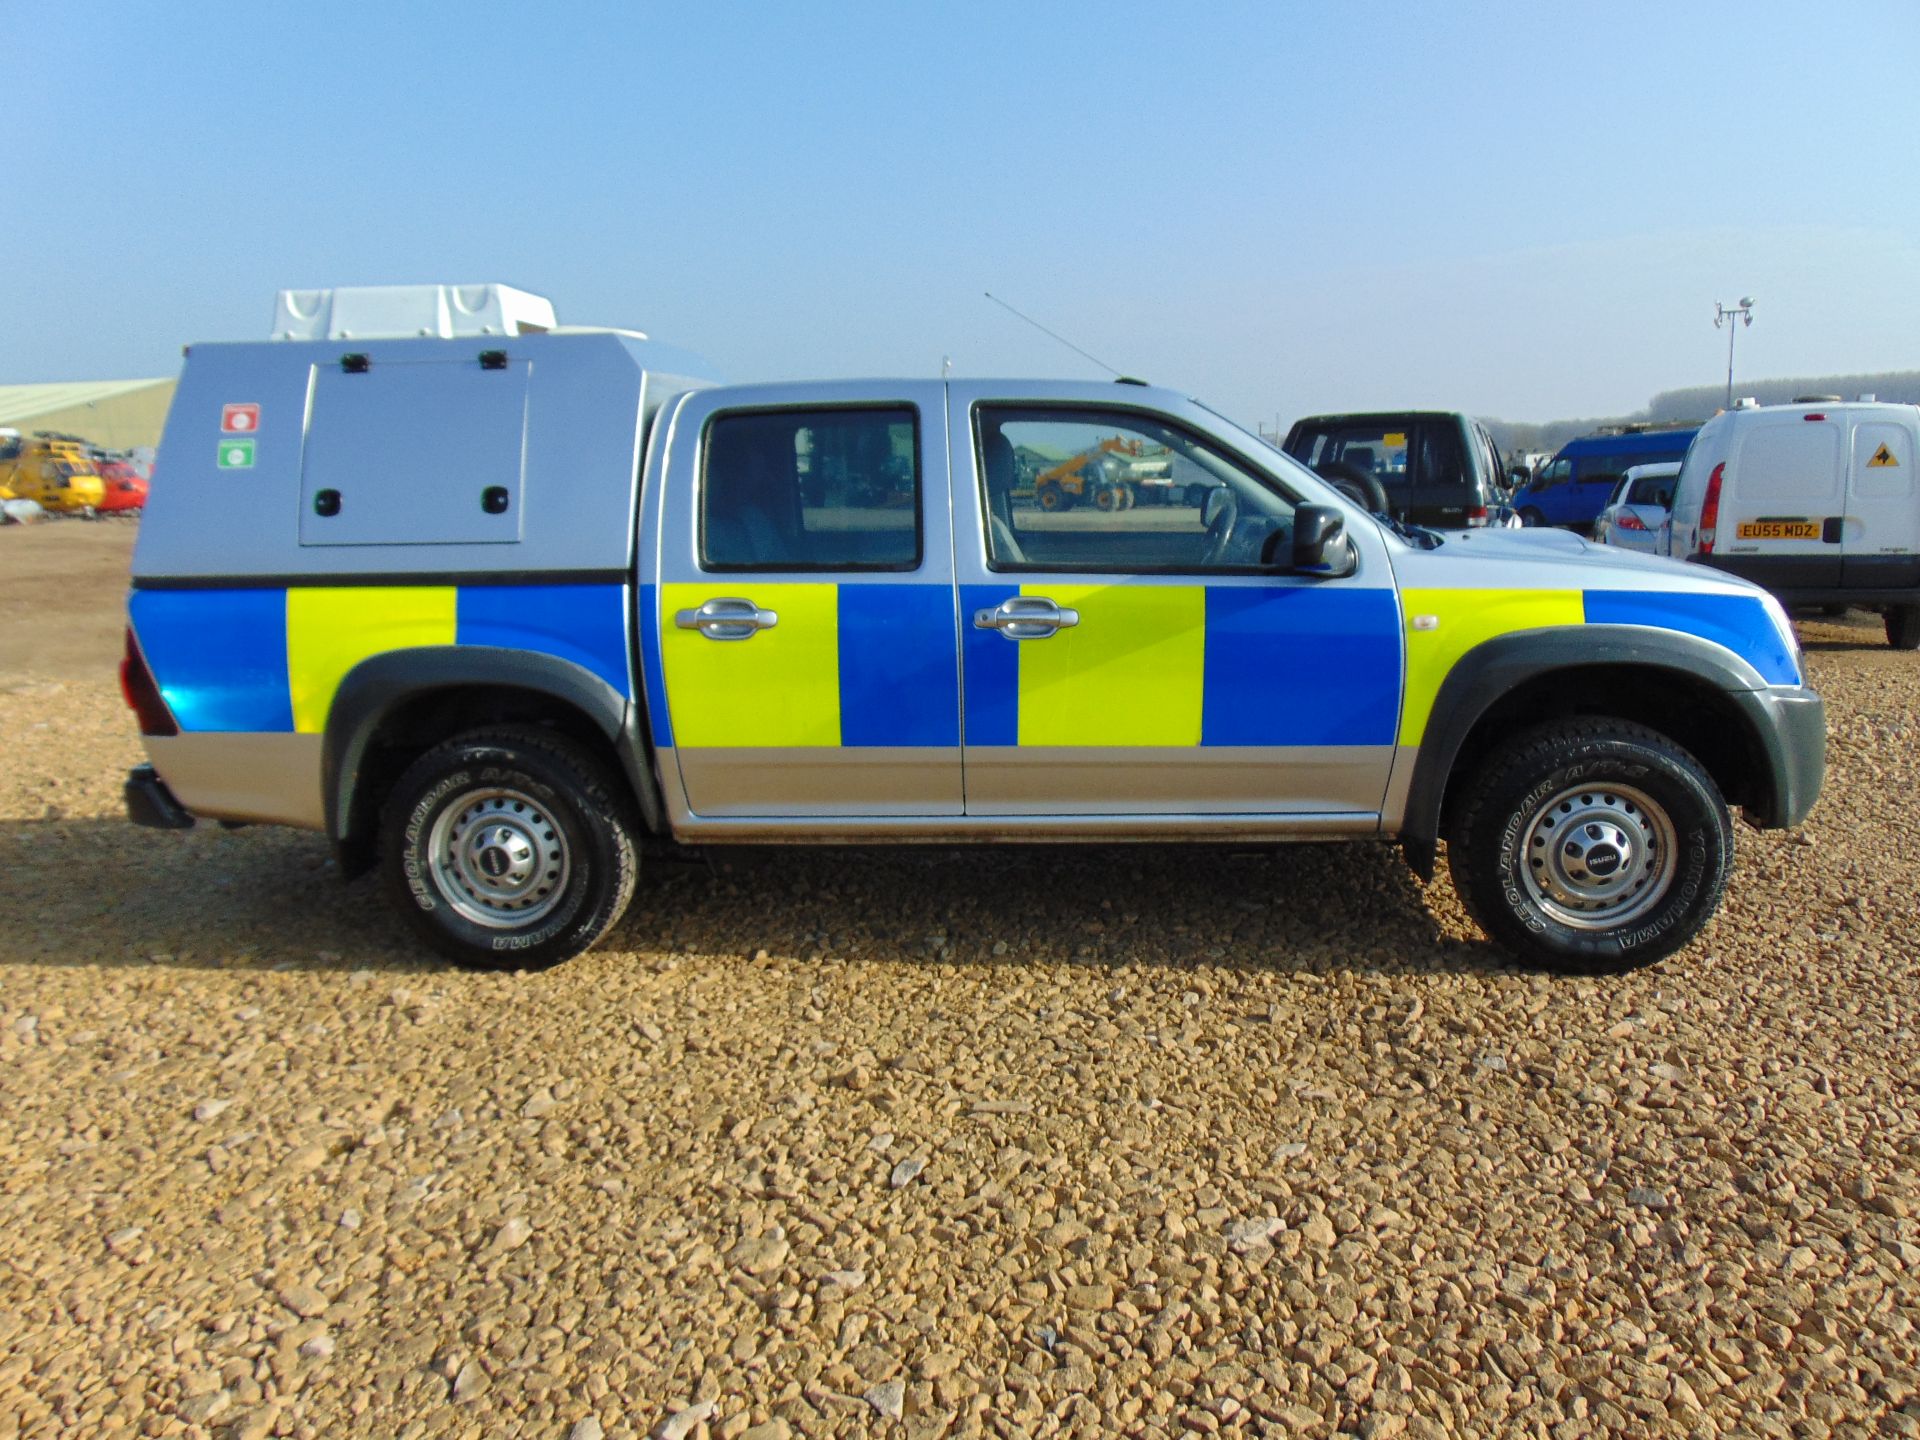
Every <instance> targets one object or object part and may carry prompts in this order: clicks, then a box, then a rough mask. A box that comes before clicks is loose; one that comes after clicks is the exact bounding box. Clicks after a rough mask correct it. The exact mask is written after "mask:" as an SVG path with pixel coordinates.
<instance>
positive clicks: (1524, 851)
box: [1447, 719, 1733, 973]
mask: <svg viewBox="0 0 1920 1440" xmlns="http://www.w3.org/2000/svg"><path fill="white" fill-rule="evenodd" d="M1447 861H1448V867H1449V869H1451V871H1452V872H1453V882H1454V887H1455V888H1456V889H1457V890H1458V891H1459V892H1460V897H1461V899H1462V900H1463V901H1464V902H1465V904H1466V906H1467V909H1468V910H1469V911H1470V912H1471V913H1472V915H1473V918H1474V919H1475V920H1476V921H1478V922H1479V924H1480V926H1481V928H1482V929H1484V930H1485V931H1486V932H1487V934H1488V935H1489V936H1490V937H1491V938H1492V939H1493V940H1494V941H1495V942H1496V943H1498V944H1500V945H1501V946H1503V947H1505V948H1506V949H1508V950H1510V951H1512V952H1513V953H1514V954H1515V955H1517V956H1519V957H1520V958H1521V959H1522V960H1525V961H1528V962H1530V963H1533V964H1536V965H1540V966H1543V967H1545V968H1547V969H1552V970H1562V971H1570V972H1589V973H1590V972H1594V971H1605V970H1625V969H1631V968H1634V967H1636V966H1640V965H1645V964H1649V963H1651V962H1652V961H1655V960H1658V959H1660V958H1662V957H1663V956H1666V955H1670V954H1672V953H1673V952H1674V951H1675V950H1678V949H1679V948H1680V947H1681V946H1683V945H1685V944H1686V943H1687V942H1688V941H1689V940H1691V939H1692V938H1693V937H1694V936H1695V935H1696V934H1697V933H1699V930H1700V927H1701V926H1703V925H1705V924H1706V923H1707V921H1708V920H1709V919H1710V918H1711V917H1712V915H1713V912H1714V911H1715V909H1717V908H1718V906H1719V904H1720V895H1721V892H1722V891H1723V890H1724V889H1725V888H1726V883H1727V877H1728V875H1729V874H1730V873H1731V872H1732V868H1733V823H1732V821H1731V819H1730V818H1729V816H1728V814H1727V806H1726V802H1725V801H1724V800H1723V799H1722V798H1721V796H1720V791H1719V789H1718V787H1717V786H1715V784H1714V783H1713V779H1712V777H1711V776H1709V775H1708V774H1707V772H1706V770H1705V769H1704V768H1703V767H1702V766H1701V764H1700V762H1699V761H1697V760H1695V759H1694V758H1693V756H1691V755H1690V754H1688V753H1687V752H1686V751H1685V750H1683V749H1681V748H1680V747H1679V746H1678V745H1675V744H1674V743H1673V742H1672V741H1670V740H1668V739H1667V738H1666V737H1665V736H1663V735H1659V734H1656V733H1655V732H1654V731H1652V730H1649V729H1647V728H1645V727H1644V726H1640V725H1633V724H1629V723H1627V722H1625V721H1618V720H1601V719H1590V720H1564V721H1558V722H1555V723H1553V724H1549V725H1543V726H1540V727H1539V728H1537V729H1534V730H1531V731H1528V732H1526V733H1524V734H1522V735H1520V736H1518V737H1516V738H1515V739H1514V740H1513V741H1512V742H1511V743H1510V744H1509V745H1507V746H1506V747H1505V748H1503V749H1502V750H1501V752H1500V753H1498V754H1496V755H1494V756H1493V757H1492V758H1491V759H1489V760H1488V761H1487V762H1486V763H1485V764H1484V765H1482V767H1481V768H1480V770H1479V772H1478V773H1477V774H1475V775H1474V776H1473V777H1472V779H1471V780H1469V781H1468V783H1467V789H1466V792H1465V793H1464V795H1463V796H1462V800H1461V803H1460V806H1459V808H1458V810H1457V812H1456V816H1455V821H1454V824H1453V826H1452V828H1451V832H1450V833H1449V835H1448V844H1447Z"/></svg>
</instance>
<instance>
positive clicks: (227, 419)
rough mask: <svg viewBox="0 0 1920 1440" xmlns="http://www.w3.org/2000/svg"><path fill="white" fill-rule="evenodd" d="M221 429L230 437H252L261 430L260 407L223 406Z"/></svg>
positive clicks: (221, 410) (221, 409) (221, 408)
mask: <svg viewBox="0 0 1920 1440" xmlns="http://www.w3.org/2000/svg"><path fill="white" fill-rule="evenodd" d="M220 428H221V429H222V430H223V431H225V432H226V433H227V434H229V435H251V434H253V432H254V431H256V430H258V429H259V428H260V407H259V406H258V405H222V406H221V407H220Z"/></svg>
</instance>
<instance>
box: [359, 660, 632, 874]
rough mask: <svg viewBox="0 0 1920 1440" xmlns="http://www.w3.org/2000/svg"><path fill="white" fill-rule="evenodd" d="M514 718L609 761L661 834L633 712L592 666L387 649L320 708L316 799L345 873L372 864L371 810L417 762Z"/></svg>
mask: <svg viewBox="0 0 1920 1440" xmlns="http://www.w3.org/2000/svg"><path fill="white" fill-rule="evenodd" d="M514 723H525V724H537V725H544V726H547V727H549V728H551V729H553V730H556V731H557V732H559V733H561V734H564V735H567V736H569V737H570V738H572V739H574V740H577V741H579V742H580V743H581V744H583V745H585V746H587V747H588V748H589V749H591V750H593V751H594V752H595V753H597V754H599V755H601V756H602V757H603V758H606V759H610V760H612V761H613V762H615V764H616V766H617V768H618V771H619V773H620V774H622V775H624V776H625V777H626V779H627V782H628V785H629V787H630V788H631V789H632V791H633V794H634V797H635V800H636V802H637V804H638V806H639V810H640V817H641V820H642V823H643V824H644V825H645V827H646V829H647V830H648V831H649V832H654V833H658V832H659V831H660V830H661V829H662V828H663V827H664V824H665V810H664V807H663V806H662V804H661V801H660V792H659V787H658V785H657V783H656V781H655V779H654V775H653V770H652V763H651V753H650V751H649V749H648V747H647V743H646V738H645V735H644V733H643V722H642V718H641V707H640V706H639V705H637V704H634V703H633V702H631V701H629V700H628V699H627V698H626V697H625V696H623V695H622V694H621V693H620V692H619V691H618V690H616V689H615V688H614V687H613V686H611V685H609V684H608V683H607V682H606V681H605V680H603V679H601V678H600V677H599V676H598V675H595V674H594V673H593V672H592V671H590V670H588V669H586V668H585V667H584V666H581V665H578V664H575V663H574V662H573V661H570V660H564V659H561V658H560V657H558V656H554V655H542V654H539V653H537V652H533V651H526V650H513V649H505V648H500V647H495V646H487V645H458V646H423V647H417V648H412V649H405V650H389V651H386V652H385V653H383V654H380V655H375V656H372V657H370V658H368V659H366V660H363V661H361V662H360V663H359V664H358V665H356V666H354V668H353V669H352V670H350V671H348V672H347V675H346V677H345V678H344V679H343V680H342V681H341V682H340V688H339V690H338V691H336V692H335V694H334V698H333V704H332V705H331V706H330V707H329V709H328V711H327V726H326V732H325V737H324V741H323V744H322V747H321V785H322V797H323V799H324V802H325V807H326V825H327V834H328V836H329V837H331V838H332V839H333V841H334V842H335V844H336V845H337V846H338V847H340V850H341V854H342V857H343V861H345V862H347V864H348V868H350V869H362V868H365V866H366V864H368V863H370V860H371V855H370V847H371V844H372V839H373V836H374V833H375V831H376V829H377V826H378V817H379V808H380V804H381V802H382V801H383V800H384V799H385V796H386V793H387V791H388V789H389V788H391V786H392V784H393V781H394V780H395V779H397V778H398V777H399V775H400V773H401V772H402V771H403V770H405V769H406V767H407V766H408V765H409V764H410V763H411V762H412V760H413V759H414V758H415V757H417V756H418V755H419V754H420V753H421V752H422V751H424V750H426V749H429V748H430V747H432V746H433V745H436V744H438V743H439V742H440V741H442V740H445V739H448V738H450V737H451V736H453V735H456V734H459V733H461V732H463V731H468V730H473V729H475V728H478V727H480V726H485V725H497V724H514Z"/></svg>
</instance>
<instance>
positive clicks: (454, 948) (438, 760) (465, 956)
mask: <svg viewBox="0 0 1920 1440" xmlns="http://www.w3.org/2000/svg"><path fill="white" fill-rule="evenodd" d="M485 746H496V747H498V748H500V749H502V750H504V751H506V752H507V753H508V754H509V755H511V754H512V753H513V752H514V751H515V750H516V749H519V750H532V751H537V752H539V753H540V754H542V755H543V756H544V757H545V758H546V759H547V760H548V761H549V763H553V764H555V765H557V766H558V767H559V768H561V769H562V770H563V771H568V772H571V775H570V781H571V794H570V797H569V798H570V799H571V801H572V803H573V804H574V805H575V806H576V807H577V808H579V809H581V810H582V811H584V812H589V818H590V819H592V820H596V821H599V822H600V823H602V824H604V825H605V826H606V828H607V830H608V832H609V834H610V835H611V837H612V839H613V858H614V884H613V891H612V897H611V902H610V903H609V904H608V905H606V906H605V911H604V918H603V920H602V923H601V924H600V925H599V926H598V927H597V928H595V929H594V931H593V932H592V934H591V935H589V936H587V937H586V938H585V939H584V941H583V942H582V943H579V944H577V945H575V946H573V947H572V948H570V949H568V950H567V952H566V953H565V954H559V953H556V954H554V955H553V956H551V958H530V957H529V956H528V955H527V954H526V953H525V952H509V953H503V954H501V955H499V956H497V957H496V956H492V955H488V954H485V953H482V952H479V951H476V950H475V949H473V948H472V947H471V946H465V945H462V944H460V943H459V942H458V941H457V940H456V939H454V938H453V937H452V936H449V935H447V934H446V933H445V932H444V931H441V930H440V929H439V928H438V927H437V926H434V925H432V924H430V923H427V922H423V921H421V920H419V919H418V918H417V917H418V915H419V911H418V907H417V906H415V905H414V904H413V901H412V898H411V896H410V895H408V894H406V893H404V892H405V885H404V883H403V882H402V881H401V880H400V879H399V875H400V872H399V868H398V866H397V864H396V865H392V866H389V867H388V869H387V883H388V888H389V890H390V892H391V893H392V894H393V895H394V897H395V901H396V903H397V904H399V905H400V908H401V910H402V912H403V913H405V914H408V915H409V916H410V917H415V926H416V929H417V931H418V932H419V933H420V934H422V935H423V936H424V937H425V938H426V939H427V941H428V942H429V943H431V944H432V945H433V946H434V947H435V948H436V949H437V950H439V951H440V953H441V954H443V955H446V956H447V957H448V958H449V959H452V960H454V961H456V962H457V963H459V964H461V965H465V966H468V967H470V968H474V969H481V970H521V969H545V968H546V967H547V966H549V965H554V964H558V963H559V962H560V961H562V960H565V959H568V958H569V957H570V956H572V955H575V954H579V953H581V952H582V951H585V950H590V949H592V948H593V947H594V946H595V945H597V944H599V943H600V941H601V940H603V939H605V938H606V936H607V934H608V932H609V931H611V930H612V929H613V928H614V926H615V925H617V924H619V923H620V919H621V917H622V916H623V915H625V914H626V911H627V906H628V905H629V904H630V903H631V902H632V900H633V894H634V891H635V889H636V888H637V887H638V884H639V878H640V852H639V847H638V845H637V844H636V843H635V841H634V835H635V834H636V833H638V829H639V820H638V817H637V815H636V814H635V813H634V807H633V805H632V803H631V801H629V800H628V799H626V798H625V797H624V796H623V795H622V793H621V790H620V787H619V786H618V785H617V784H616V783H615V781H614V779H613V777H612V775H611V773H610V772H609V771H608V769H607V767H606V765H605V764H603V763H602V762H601V760H600V759H599V757H598V756H596V755H594V754H593V752H592V751H590V750H588V749H587V748H586V747H585V746H584V745H581V744H580V743H579V742H578V741H575V740H571V739H568V738H567V737H566V736H564V735H556V734H555V733H554V732H552V731H550V730H544V729H541V728H539V727H537V726H530V725H492V726H485V727H483V728H481V729H478V730H469V731H465V732H463V733H461V734H459V735H454V736H450V737H449V738H447V739H445V740H443V741H441V742H440V743H439V744H437V745H434V746H432V747H430V748H429V749H427V750H425V751H422V752H421V754H420V755H419V756H418V757H417V758H416V759H415V760H414V762H413V763H412V764H411V765H409V766H408V767H407V769H406V771H405V772H404V773H403V774H402V775H401V776H400V778H399V779H398V780H397V781H396V782H395V783H394V786H393V788H392V789H391V790H390V791H389V792H388V794H387V798H386V800H385V802H384V804H383V805H382V807H381V820H380V833H381V835H382V836H391V835H392V834H393V833H394V832H395V830H396V829H397V828H398V827H397V825H396V820H397V819H399V818H401V817H400V815H399V811H400V808H401V806H402V802H403V800H404V799H405V798H406V797H407V796H409V795H410V794H411V793H412V792H413V791H414V790H415V789H416V788H417V786H416V785H415V784H414V783H413V782H414V776H415V775H416V774H417V773H421V774H430V773H432V771H433V770H434V769H435V768H437V766H438V765H440V764H442V763H444V762H445V761H446V760H447V759H448V758H449V757H450V756H452V755H454V754H456V753H458V752H461V751H469V750H472V749H474V748H476V747H485Z"/></svg>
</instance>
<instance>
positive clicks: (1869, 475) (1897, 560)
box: [1840, 419, 1920, 590]
mask: <svg viewBox="0 0 1920 1440" xmlns="http://www.w3.org/2000/svg"><path fill="white" fill-rule="evenodd" d="M1840 576H1841V580H1840V583H1841V584H1843V585H1845V586H1846V587H1847V588H1848V589H1849V590H1874V589H1886V588H1889V587H1895V586H1898V587H1908V586H1920V496H1916V493H1915V489H1914V435H1913V430H1912V429H1911V428H1910V427H1909V426H1907V425H1905V424H1902V423H1901V422H1900V421H1898V420H1878V419H1875V420H1862V421H1861V422H1859V423H1858V424H1856V425H1855V426H1854V427H1853V451H1852V466H1851V468H1850V470H1849V471H1848V475H1847V506H1846V519H1845V521H1844V522H1843V523H1842V526H1841V531H1840Z"/></svg>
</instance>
